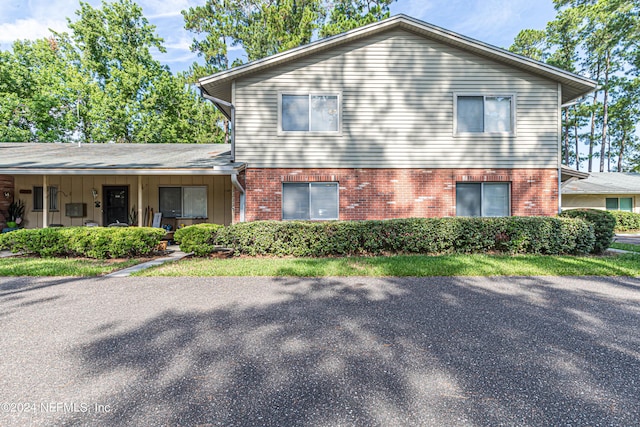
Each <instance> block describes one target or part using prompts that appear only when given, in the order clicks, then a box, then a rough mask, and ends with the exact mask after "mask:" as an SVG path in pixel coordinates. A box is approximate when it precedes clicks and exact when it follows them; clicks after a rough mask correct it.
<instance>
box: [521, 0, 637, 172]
mask: <svg viewBox="0 0 640 427" xmlns="http://www.w3.org/2000/svg"><path fill="white" fill-rule="evenodd" d="M554 6H555V8H556V17H555V19H554V20H553V21H551V22H549V23H548V24H547V27H546V29H544V30H530V29H527V30H523V31H521V32H520V33H519V34H518V36H517V37H516V39H515V40H514V43H513V45H512V46H511V47H510V50H511V51H513V52H515V53H519V54H521V55H525V56H529V57H531V58H533V59H537V60H542V61H546V62H548V63H549V64H551V65H554V66H557V67H560V68H563V69H565V70H567V71H572V72H578V73H580V74H584V75H587V76H590V77H591V78H592V79H594V80H596V81H597V82H598V89H597V90H596V91H595V92H594V93H593V95H592V96H591V97H590V98H589V99H585V100H582V101H581V103H580V104H578V105H572V106H568V107H567V108H565V109H564V111H563V118H564V120H563V124H564V129H563V161H564V163H565V164H567V165H569V164H573V165H574V166H575V167H576V168H579V167H580V162H581V161H582V160H586V161H587V169H588V171H589V172H591V171H594V170H599V171H600V172H603V171H605V170H607V171H625V170H631V169H637V168H638V167H639V166H638V161H637V159H638V152H637V150H638V148H639V145H640V141H639V136H638V123H639V119H640V115H639V114H638V109H639V107H638V106H639V105H640V91H639V87H640V48H639V46H640V31H639V30H640V4H639V3H638V1H637V0H554ZM581 146H585V147H586V149H587V153H586V155H585V154H583V153H582V152H581V149H580V147H581ZM596 161H597V164H595V163H596Z"/></svg>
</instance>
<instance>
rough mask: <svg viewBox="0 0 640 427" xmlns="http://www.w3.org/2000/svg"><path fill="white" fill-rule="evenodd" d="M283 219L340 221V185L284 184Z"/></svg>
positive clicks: (318, 183)
mask: <svg viewBox="0 0 640 427" xmlns="http://www.w3.org/2000/svg"><path fill="white" fill-rule="evenodd" d="M282 219H313V220H322V219H326V220H329V219H338V183H337V182H326V183H325V182H311V183H309V182H305V183H298V182H296V183H293V182H285V183H283V184H282Z"/></svg>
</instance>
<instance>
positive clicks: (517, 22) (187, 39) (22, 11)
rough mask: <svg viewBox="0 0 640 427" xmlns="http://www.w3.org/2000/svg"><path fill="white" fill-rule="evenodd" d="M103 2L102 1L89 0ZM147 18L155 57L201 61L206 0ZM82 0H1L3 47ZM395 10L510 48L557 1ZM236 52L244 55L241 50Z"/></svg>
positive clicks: (482, 0)
mask: <svg viewBox="0 0 640 427" xmlns="http://www.w3.org/2000/svg"><path fill="white" fill-rule="evenodd" d="M86 1H87V2H88V3H89V4H91V5H93V6H99V5H100V3H101V2H100V1H99V0H86ZM137 3H138V4H139V5H140V6H142V8H143V11H144V14H145V16H146V17H147V19H149V21H150V22H151V23H152V24H154V25H155V26H156V27H157V32H158V34H159V35H160V36H161V37H163V38H164V41H165V43H164V44H165V47H166V48H167V53H164V54H162V53H159V52H158V53H157V55H156V58H157V59H158V60H160V62H162V63H163V64H166V65H168V66H169V67H170V68H171V70H172V71H174V72H178V71H182V70H184V69H186V68H187V67H188V66H189V65H190V64H191V63H193V62H194V61H196V60H197V56H196V54H194V53H192V52H191V51H190V50H189V46H190V44H191V39H192V36H191V35H190V34H189V33H188V32H186V31H185V30H184V29H183V20H182V15H181V14H180V11H181V10H184V9H188V8H189V7H192V6H196V5H201V4H204V3H205V0H138V2H137ZM77 9H79V2H78V0H0V11H1V12H0V48H2V49H3V50H5V49H8V48H9V47H10V46H11V43H12V42H13V41H14V40H16V39H35V38H41V37H47V36H48V34H49V28H51V29H53V30H55V31H66V29H67V27H66V24H67V21H66V18H67V17H70V18H72V19H74V20H75V11H76V10H77ZM391 12H392V15H394V14H398V13H404V14H407V15H410V16H413V17H415V18H418V19H421V20H423V21H426V22H428V23H431V24H434V25H438V26H440V27H444V28H446V29H448V30H452V31H455V32H458V33H460V34H463V35H465V36H468V37H473V38H475V39H478V40H481V41H483V42H486V43H490V44H492V45H495V46H498V47H508V46H509V45H510V44H511V42H512V41H513V38H514V37H515V36H516V34H518V32H519V31H520V30H521V29H524V28H540V29H541V28H544V26H545V25H546V23H547V22H548V21H550V20H551V19H553V17H554V16H555V13H554V12H555V11H554V10H553V3H552V0H535V1H532V0H398V1H397V2H396V3H394V4H393V5H392V8H391ZM236 54H239V55H241V54H242V52H241V51H239V50H238V51H237V52H236Z"/></svg>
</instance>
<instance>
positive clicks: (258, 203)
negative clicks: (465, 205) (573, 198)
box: [234, 168, 558, 222]
mask: <svg viewBox="0 0 640 427" xmlns="http://www.w3.org/2000/svg"><path fill="white" fill-rule="evenodd" d="M283 182H338V183H339V188H340V190H339V192H340V207H339V208H340V219H342V220H362V219H388V218H408V217H444V216H455V214H456V209H455V196H456V182H510V183H511V214H512V215H516V216H540V215H543V216H550V215H555V214H557V212H558V171H557V170H556V169H251V168H249V169H247V170H246V175H245V176H244V183H245V188H246V194H247V198H246V220H247V221H255V220H267V219H272V220H280V219H282V183H283ZM239 209H240V204H239V195H238V194H237V192H236V193H235V195H234V222H237V220H238V218H239Z"/></svg>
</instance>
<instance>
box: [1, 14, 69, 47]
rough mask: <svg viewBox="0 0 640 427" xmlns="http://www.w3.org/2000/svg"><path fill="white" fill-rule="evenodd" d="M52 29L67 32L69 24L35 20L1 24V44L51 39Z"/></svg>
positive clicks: (19, 20)
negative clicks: (24, 40)
mask: <svg viewBox="0 0 640 427" xmlns="http://www.w3.org/2000/svg"><path fill="white" fill-rule="evenodd" d="M50 28H51V29H53V30H55V31H59V32H62V31H66V30H67V23H66V21H64V20H58V21H55V20H54V21H40V20H36V19H33V18H30V19H18V20H16V21H15V22H6V23H2V24H0V43H13V41H15V40H23V39H29V40H34V39H39V38H44V37H49V36H50V35H51V32H50V31H49V29H50Z"/></svg>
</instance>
